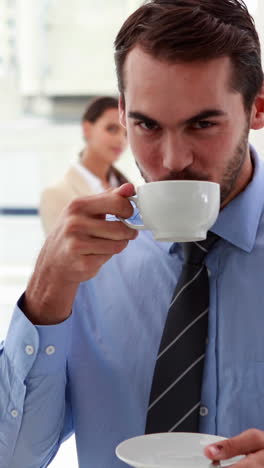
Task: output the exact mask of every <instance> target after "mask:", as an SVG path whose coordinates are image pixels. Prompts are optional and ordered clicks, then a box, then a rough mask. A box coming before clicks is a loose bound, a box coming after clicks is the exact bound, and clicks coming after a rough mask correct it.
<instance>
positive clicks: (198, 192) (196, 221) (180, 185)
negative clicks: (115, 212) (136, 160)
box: [120, 180, 220, 242]
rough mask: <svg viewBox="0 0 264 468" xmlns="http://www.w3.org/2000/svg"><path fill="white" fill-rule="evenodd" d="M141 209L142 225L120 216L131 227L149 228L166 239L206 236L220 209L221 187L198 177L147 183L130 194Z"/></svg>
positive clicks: (160, 239)
mask: <svg viewBox="0 0 264 468" xmlns="http://www.w3.org/2000/svg"><path fill="white" fill-rule="evenodd" d="M128 199H129V200H131V201H133V202H134V203H135V204H136V206H137V208H138V209H139V212H140V215H141V217H142V220H143V224H133V223H131V222H130V221H128V220H124V219H121V218H120V219H121V221H123V222H124V223H125V224H126V225H127V226H129V227H130V228H132V229H147V230H150V231H152V232H153V235H154V238H155V239H156V240H159V241H167V242H191V241H198V240H202V239H205V238H206V236H207V231H208V230H209V229H210V228H211V227H212V225H213V224H214V222H215V221H216V219H217V216H218V213H219V209H220V186H219V184H217V183H215V182H207V181H198V180H165V181H161V182H148V183H146V184H144V185H141V186H139V187H138V188H137V195H136V196H133V197H129V198H128Z"/></svg>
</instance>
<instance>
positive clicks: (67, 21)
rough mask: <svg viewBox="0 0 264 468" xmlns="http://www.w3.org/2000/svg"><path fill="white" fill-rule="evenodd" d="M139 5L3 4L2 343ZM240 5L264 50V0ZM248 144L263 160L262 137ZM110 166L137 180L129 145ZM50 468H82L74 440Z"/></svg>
mask: <svg viewBox="0 0 264 468" xmlns="http://www.w3.org/2000/svg"><path fill="white" fill-rule="evenodd" d="M216 1H217V0H216ZM141 3H142V1H141V0H97V1H96V2H94V0H74V1H73V0H38V1H36V0H0V340H1V339H3V338H4V337H5V334H6V331H7V328H8V323H9V320H10V317H11V314H12V310H13V307H14V304H15V302H16V300H17V299H18V297H19V295H20V294H21V293H22V292H23V290H24V288H25V286H26V283H27V281H28V278H29V276H30V274H31V271H32V268H33V266H34V262H35V259H36V256H37V253H38V251H39V249H40V247H41V245H42V243H43V241H44V235H43V232H42V227H41V224H40V220H39V216H38V205H39V198H40V193H41V191H42V190H43V188H44V187H46V186H47V185H49V184H51V183H53V182H55V181H56V180H57V179H59V178H60V177H61V176H62V174H63V172H64V171H65V170H66V168H67V167H68V165H69V163H70V162H71V161H73V160H74V159H75V158H76V155H77V154H78V152H79V151H80V150H81V149H82V147H83V141H82V134H81V127H80V118H81V115H82V113H83V111H84V109H85V107H86V105H87V102H88V101H89V100H90V99H91V98H92V97H94V96H98V95H104V94H107V95H108V94H110V95H117V85H116V77H115V68H114V60H113V41H114V38H115V36H116V33H117V32H118V30H119V28H120V26H121V24H122V23H123V21H124V20H125V18H126V17H127V16H128V15H129V14H130V13H131V12H132V11H133V10H135V9H136V8H137V7H138V6H139V5H140V4H141ZM245 3H247V5H248V7H249V9H250V12H251V13H252V15H253V16H254V18H255V21H256V26H257V29H258V32H259V34H260V37H261V41H262V47H263V52H264V0H246V1H245ZM251 141H252V142H253V143H254V144H256V146H257V148H258V150H259V151H262V154H263V155H264V134H263V131H259V132H252V134H251ZM116 165H117V167H118V168H120V169H121V170H122V171H123V173H124V174H125V175H127V176H128V178H129V179H130V180H131V181H133V182H134V183H135V184H136V185H137V184H139V183H141V177H140V175H139V173H138V170H137V168H136V165H135V163H134V161H133V157H132V155H131V153H130V151H129V149H128V150H126V152H125V153H124V154H123V156H122V157H121V159H120V160H119V161H118V163H117V164H116ZM50 466H51V467H52V468H62V467H65V466H70V467H71V468H76V467H77V466H78V464H77V459H76V455H75V450H74V437H72V438H71V439H70V440H69V441H67V442H66V443H65V444H64V446H63V447H62V448H61V450H60V452H59V454H58V456H57V457H56V461H55V460H54V461H53V463H52V464H51V465H50Z"/></svg>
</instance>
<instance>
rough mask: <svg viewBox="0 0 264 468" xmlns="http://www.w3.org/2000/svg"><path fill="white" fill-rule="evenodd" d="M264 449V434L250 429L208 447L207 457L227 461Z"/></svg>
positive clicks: (206, 450) (206, 448)
mask: <svg viewBox="0 0 264 468" xmlns="http://www.w3.org/2000/svg"><path fill="white" fill-rule="evenodd" d="M263 449H264V432H263V431H259V430H258V429H249V430H248V431H245V432H242V433H241V434H239V435H238V436H235V437H232V438H230V439H226V440H221V441H220V442H216V443H215V444H211V445H208V446H207V447H205V449H204V453H205V455H206V456H207V457H208V458H210V459H211V460H226V459H228V458H232V457H235V456H237V455H248V454H250V453H253V452H257V451H258V450H263Z"/></svg>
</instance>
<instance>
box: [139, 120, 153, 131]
mask: <svg viewBox="0 0 264 468" xmlns="http://www.w3.org/2000/svg"><path fill="white" fill-rule="evenodd" d="M136 125H137V126H138V127H140V128H142V129H143V130H148V131H150V130H156V129H157V128H158V125H157V124H156V123H155V122H143V121H142V122H137V123H136Z"/></svg>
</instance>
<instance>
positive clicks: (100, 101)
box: [82, 96, 118, 123]
mask: <svg viewBox="0 0 264 468" xmlns="http://www.w3.org/2000/svg"><path fill="white" fill-rule="evenodd" d="M108 109H118V99H117V98H115V97H113V96H100V97H97V98H95V99H93V100H92V101H91V102H90V103H89V104H88V106H87V108H86V109H85V111H84V114H83V116H82V122H87V121H88V122H92V123H94V122H96V120H97V119H99V118H100V117H101V115H103V113H104V112H105V111H106V110H108Z"/></svg>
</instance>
